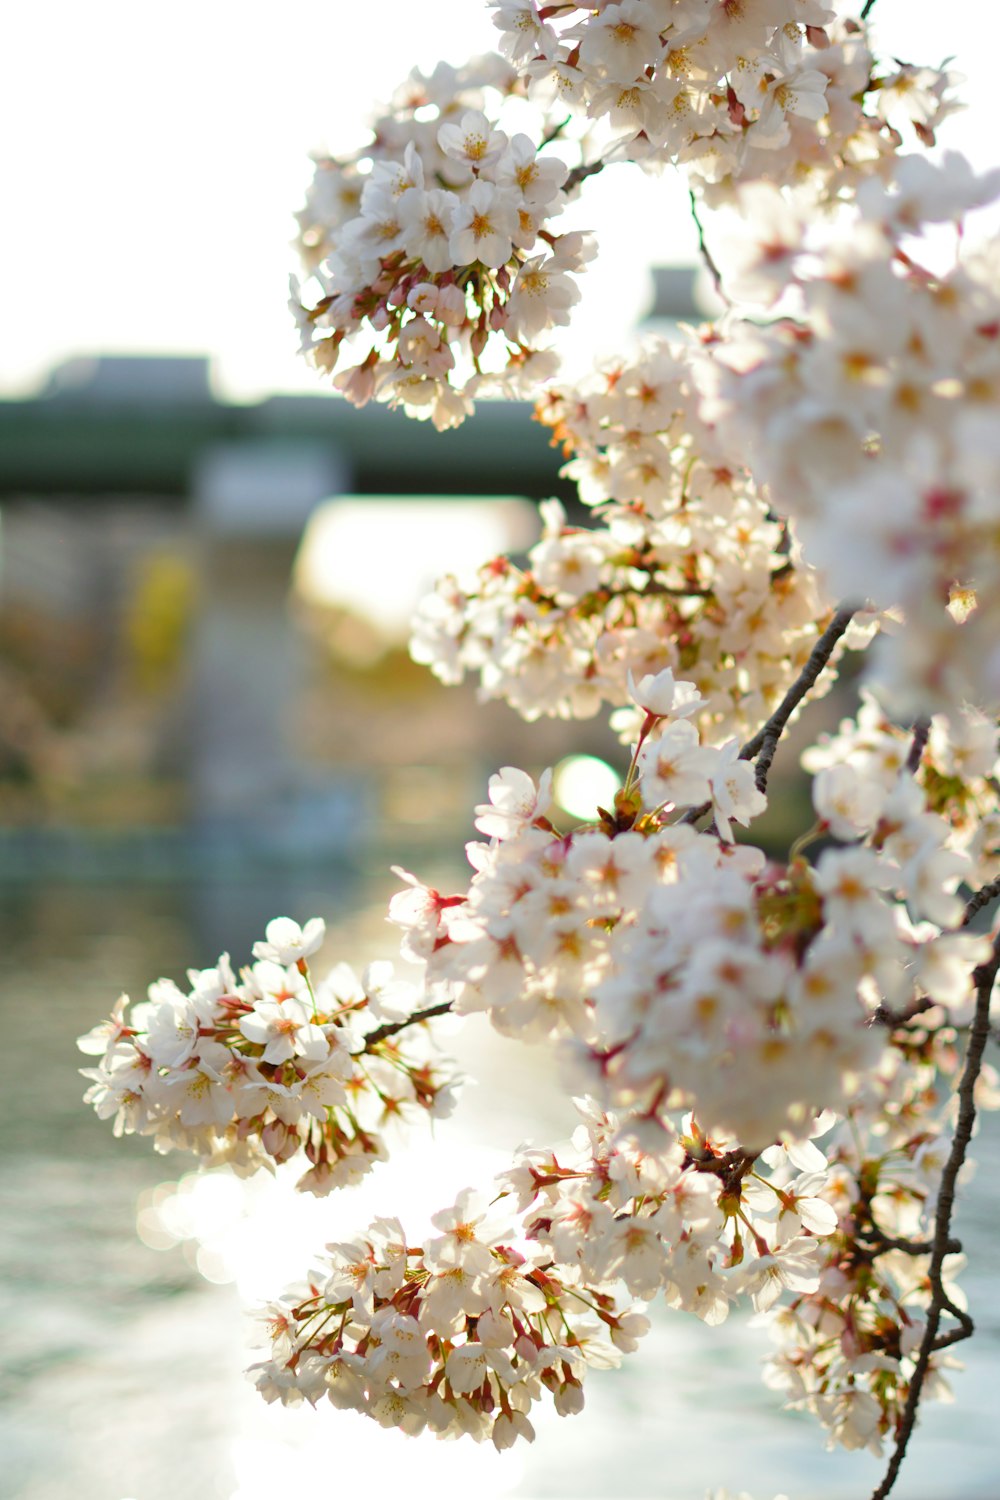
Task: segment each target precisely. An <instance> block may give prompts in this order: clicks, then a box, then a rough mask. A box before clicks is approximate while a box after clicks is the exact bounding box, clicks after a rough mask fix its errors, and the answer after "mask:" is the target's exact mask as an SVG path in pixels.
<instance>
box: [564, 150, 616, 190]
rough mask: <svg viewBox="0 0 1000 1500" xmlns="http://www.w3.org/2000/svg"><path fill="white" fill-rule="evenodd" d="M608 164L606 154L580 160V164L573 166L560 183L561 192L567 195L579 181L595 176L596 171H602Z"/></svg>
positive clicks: (576, 186) (578, 184)
mask: <svg viewBox="0 0 1000 1500" xmlns="http://www.w3.org/2000/svg"><path fill="white" fill-rule="evenodd" d="M609 164H610V162H609V158H608V157H606V156H599V157H598V158H597V160H596V161H590V162H582V163H581V164H580V166H578V167H574V168H573V170H572V172H570V174H569V176H568V177H567V178H566V181H565V182H564V183H563V185H562V190H563V192H564V193H566V194H567V196H568V195H569V194H570V193H571V192H572V191H573V189H574V188H578V187H579V186H580V183H581V182H586V180H587V178H588V177H595V176H596V175H597V173H598V172H603V171H604V168H605V167H606V166H608V165H609Z"/></svg>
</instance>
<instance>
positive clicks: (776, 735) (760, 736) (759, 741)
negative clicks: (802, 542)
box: [680, 604, 857, 823]
mask: <svg viewBox="0 0 1000 1500" xmlns="http://www.w3.org/2000/svg"><path fill="white" fill-rule="evenodd" d="M856 611H857V606H856V605H853V604H851V605H845V606H844V607H843V608H842V609H838V610H837V613H836V614H835V615H834V617H833V619H832V620H831V621H830V623H829V625H828V626H827V627H826V629H825V630H824V632H823V634H822V635H821V636H820V638H819V640H818V641H817V642H816V644H815V646H814V647H813V648H812V650H811V651H810V653H809V660H808V661H807V662H806V664H805V666H804V667H803V668H802V671H801V672H800V673H799V675H798V677H796V679H795V681H794V682H793V683H792V685H791V687H790V688H789V689H788V692H787V693H786V694H785V696H784V697H783V698H782V700H781V702H780V703H779V704H778V706H777V708H776V709H775V710H774V713H773V714H772V715H771V717H770V718H769V719H768V721H767V723H766V724H762V725H761V727H760V728H759V729H758V731H757V733H756V734H755V735H754V736H753V738H752V739H749V740H747V742H746V744H745V745H744V746H743V747H742V748H741V750H740V753H739V757H738V758H739V759H740V760H753V758H754V756H756V755H759V756H760V759H759V760H758V762H757V772H756V776H755V778H754V779H755V781H756V783H757V788H758V790H759V791H761V792H764V791H766V790H767V778H768V774H769V772H770V770H771V762H772V761H773V760H774V754H775V751H776V750H777V748H778V741H779V740H780V739H781V736H782V734H783V733H784V730H785V726H786V725H787V723H788V721H789V719H790V718H791V717H792V714H793V713H794V712H795V710H796V709H797V708H798V706H799V704H800V703H801V702H802V700H803V698H804V697H805V695H806V693H808V691H809V689H810V688H811V687H814V686H815V684H816V681H817V679H818V677H819V674H820V673H821V672H822V670H823V668H824V667H825V666H826V664H827V662H828V661H829V660H830V657H831V656H832V655H833V652H834V648H835V647H836V645H837V642H838V641H839V640H840V638H841V636H842V635H843V634H844V632H845V631H846V630H847V627H848V625H850V623H851V620H852V619H853V618H854V615H855V613H856ZM711 805H712V804H711V802H701V803H699V804H698V806H697V807H689V808H688V810H687V812H686V813H685V814H684V816H683V817H682V818H681V819H680V821H681V822H682V823H697V822H698V820H699V818H703V817H704V816H705V814H706V813H707V812H708V810H709V808H710V807H711Z"/></svg>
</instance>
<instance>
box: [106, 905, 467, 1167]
mask: <svg viewBox="0 0 1000 1500" xmlns="http://www.w3.org/2000/svg"><path fill="white" fill-rule="evenodd" d="M323 934H324V926H323V923H322V922H321V921H320V920H319V919H318V918H313V919H312V921H310V922H308V923H307V924H306V926H305V928H304V929H303V928H300V927H299V926H298V924H297V923H295V922H292V921H291V920H290V919H289V918H287V917H278V918H276V919H275V920H274V921H273V922H271V923H269V924H268V928H267V937H266V940H265V941H263V942H259V943H257V944H255V947H254V956H255V958H256V959H257V962H256V963H254V964H253V965H251V966H250V967H248V968H246V969H244V970H243V972H242V974H241V975H240V977H239V978H237V977H236V975H235V974H234V973H233V970H232V968H231V966H230V963H229V959H228V956H223V957H222V958H220V960H219V962H218V964H217V965H216V967H215V968H213V969H204V970H202V971H200V972H196V971H194V970H192V971H190V972H189V974H188V980H189V983H190V986H191V988H190V990H189V991H188V992H187V993H185V992H184V991H183V990H181V989H180V988H178V986H177V985H175V984H174V983H172V981H170V980H166V979H161V980H159V981H158V982H157V983H156V984H153V985H151V986H150V989H149V998H148V1000H146V1001H143V1002H140V1003H138V1004H136V1005H132V1006H131V1007H130V1005H129V1000H128V997H127V996H125V995H123V996H122V997H121V998H120V999H119V1001H118V1003H117V1005H116V1006H115V1009H114V1012H113V1015H112V1017H111V1019H110V1020H109V1021H107V1022H105V1023H104V1024H103V1025H101V1026H98V1027H96V1028H95V1029H94V1030H93V1031H91V1032H89V1033H88V1034H87V1035H86V1036H85V1037H82V1038H81V1039H80V1047H81V1050H82V1051H84V1052H87V1053H91V1054H94V1055H98V1056H100V1057H101V1061H100V1063H99V1064H98V1066H97V1067H96V1068H88V1069H85V1070H84V1076H85V1077H87V1078H90V1079H92V1080H93V1082H92V1084H91V1086H90V1088H89V1089H88V1091H87V1094H86V1099H87V1102H88V1103H90V1104H93V1106H94V1108H95V1109H96V1111H97V1114H98V1116H99V1117H100V1118H101V1119H111V1118H113V1119H114V1129H115V1134H116V1135H123V1134H131V1133H132V1132H136V1133H138V1134H140V1135H151V1136H152V1137H153V1142H154V1145H155V1147H156V1149H157V1150H158V1151H163V1152H166V1151H171V1150H174V1149H180V1150H184V1151H192V1152H194V1153H195V1155H197V1156H198V1157H199V1158H200V1159H201V1161H202V1162H203V1163H204V1164H206V1165H220V1164H222V1163H225V1164H227V1165H229V1166H231V1167H233V1168H234V1170H236V1171H238V1172H240V1173H248V1172H253V1171H255V1170H256V1169H257V1168H258V1167H261V1166H273V1165H274V1164H275V1163H277V1162H284V1161H289V1160H291V1159H292V1158H293V1157H296V1156H302V1155H304V1156H305V1157H306V1159H307V1161H308V1162H309V1164H310V1165H309V1167H308V1169H307V1170H306V1172H305V1173H304V1175H303V1176H302V1178H301V1179H300V1181H299V1183H298V1186H299V1187H300V1188H301V1189H304V1190H307V1191H309V1192H312V1193H318V1194H323V1193H328V1192H330V1191H331V1190H332V1189H334V1188H337V1187H342V1186H345V1185H346V1184H348V1183H351V1182H356V1181H357V1180H358V1179H359V1178H360V1177H362V1176H364V1174H365V1173H366V1172H368V1171H370V1169H371V1168H372V1167H373V1166H374V1164H375V1163H376V1162H377V1161H381V1160H384V1158H385V1156H386V1152H387V1148H386V1142H385V1134H384V1133H385V1130H386V1127H387V1126H391V1125H393V1124H394V1123H395V1122H398V1121H406V1120H408V1119H412V1118H416V1117H418V1116H420V1115H421V1114H431V1115H444V1114H447V1113H448V1112H449V1111H450V1108H451V1105H452V1103H453V1098H454V1090H453V1082H452V1080H451V1079H450V1078H449V1077H448V1075H447V1073H446V1072H444V1071H443V1070H442V1069H441V1068H440V1067H439V1066H438V1065H437V1064H436V1062H434V1061H433V1060H432V1059H430V1057H429V1056H427V1055H424V1054H423V1053H422V1052H421V1051H420V1050H419V1047H418V1046H414V1044H413V1042H412V1041H410V1040H409V1039H407V1041H406V1043H405V1045H404V1042H403V1041H402V1040H401V1038H400V1037H399V1036H398V1035H397V1031H398V1025H397V1023H398V1021H399V1020H400V1019H401V1018H403V1017H407V1018H411V1017H412V1012H413V1010H414V1009H415V1007H416V1002H417V999H418V995H419V992H418V991H417V990H416V989H414V987H413V986H411V985H408V984H406V983H404V982H403V981H400V980H398V979H394V977H393V973H392V965H391V964H387V963H377V964H372V965H370V966H369V968H368V969H367V970H366V971H365V973H364V975H363V977H362V979H361V980H360V981H359V980H358V978H357V976H356V975H355V974H354V973H353V972H352V971H351V969H350V968H349V967H348V966H347V965H346V964H338V965H337V966H336V967H335V968H334V969H333V970H332V971H331V972H330V974H329V975H328V976H327V978H326V979H325V980H322V981H319V982H315V983H314V981H313V978H312V975H311V974H310V971H309V965H308V961H307V960H308V958H309V956H310V955H311V954H312V953H314V952H315V951H316V950H317V949H318V948H319V946H320V943H321V942H322V940H323ZM372 1020H375V1021H381V1022H382V1025H381V1026H376V1027H371V1026H366V1023H369V1022H371V1021H372Z"/></svg>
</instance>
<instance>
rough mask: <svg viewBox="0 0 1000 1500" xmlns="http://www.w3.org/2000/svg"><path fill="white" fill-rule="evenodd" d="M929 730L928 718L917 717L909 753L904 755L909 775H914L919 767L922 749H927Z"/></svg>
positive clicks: (929, 722) (922, 753)
mask: <svg viewBox="0 0 1000 1500" xmlns="http://www.w3.org/2000/svg"><path fill="white" fill-rule="evenodd" d="M930 732H931V721H930V719H918V720H917V722H916V723H915V724H914V726H913V739H912V741H911V743H910V753H909V755H908V756H907V757H906V769H907V770H908V771H909V773H910V775H911V776H915V775H916V774H917V772H918V770H919V769H920V762H921V760H922V759H923V755H924V751H925V750H926V749H927V737H928V735H929V734H930Z"/></svg>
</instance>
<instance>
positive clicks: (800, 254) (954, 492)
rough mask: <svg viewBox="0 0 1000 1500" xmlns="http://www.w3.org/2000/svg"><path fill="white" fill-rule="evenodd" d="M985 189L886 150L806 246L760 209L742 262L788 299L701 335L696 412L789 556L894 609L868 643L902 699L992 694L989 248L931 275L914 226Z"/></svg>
mask: <svg viewBox="0 0 1000 1500" xmlns="http://www.w3.org/2000/svg"><path fill="white" fill-rule="evenodd" d="M998 190H1000V173H991V174H989V175H988V176H987V177H985V178H982V179H980V178H977V177H975V176H974V174H973V173H972V171H971V169H970V168H969V167H968V164H967V163H966V162H965V161H964V160H963V159H962V158H960V157H955V156H952V157H946V158H945V160H944V162H943V163H942V165H940V166H934V165H931V164H929V163H928V162H926V161H924V160H922V159H919V158H902V159H901V160H900V161H899V162H898V163H897V169H896V175H895V180H894V183H893V185H892V188H891V190H886V189H885V188H883V186H882V185H881V184H879V183H877V182H874V181H873V182H870V183H868V184H866V185H865V188H864V189H862V190H861V191H859V194H858V210H857V216H856V220H855V222H854V223H853V224H852V225H851V226H850V228H849V229H848V230H845V231H844V232H843V233H839V232H838V234H837V235H836V236H834V237H833V239H832V240H830V241H829V242H828V243H826V244H825V245H823V246H822V247H821V248H820V249H819V250H817V251H816V252H813V251H812V250H811V249H810V246H809V244H808V241H807V240H806V239H805V236H804V231H803V227H802V225H801V223H798V222H793V221H792V220H791V219H789V218H787V217H786V216H784V210H783V209H781V208H780V206H777V205H776V214H777V215H778V217H780V219H781V222H780V223H779V222H778V218H775V219H774V221H773V223H774V226H775V231H776V233H775V235H773V236H772V235H771V234H770V233H769V232H768V228H767V226H766V225H765V226H764V227H763V229H762V231H761V232H760V233H759V235H758V236H756V237H754V236H753V235H751V236H749V237H748V238H749V239H750V240H751V241H752V243H753V254H754V264H755V266H756V268H757V270H758V271H766V270H767V268H768V267H772V268H774V267H777V266H780V268H781V269H780V288H778V287H776V289H780V290H782V291H784V293H785V297H784V301H783V302H782V304H781V305H782V307H786V306H787V309H788V314H789V315H788V316H787V317H785V318H781V319H778V320H776V321H773V322H771V323H770V324H768V325H767V326H766V327H760V326H756V325H749V324H748V325H743V326H742V327H740V328H738V329H737V330H735V331H734V333H733V335H732V338H731V339H730V340H729V341H727V342H725V343H721V342H720V343H719V344H718V345H717V346H716V348H715V354H716V361H715V370H716V378H717V380H718V387H717V391H716V393H715V395H714V396H713V398H712V399H711V400H710V401H709V403H708V410H709V412H710V413H711V415H712V417H713V418H714V419H716V420H719V419H721V420H722V425H723V427H724V428H725V430H726V431H727V432H728V433H729V436H730V439H731V441H733V442H739V441H742V442H743V444H744V449H745V451H746V452H747V454H748V457H749V462H750V466H751V468H752V470H753V472H754V475H755V477H756V478H757V479H758V481H760V482H766V483H767V485H768V486H769V492H770V494H771V496H772V501H773V503H774V504H775V506H776V507H778V509H780V510H782V511H784V512H787V513H789V514H790V515H792V516H793V517H795V518H796V527H797V532H798V535H799V536H800V537H801V540H802V543H803V549H804V552H805V555H806V557H807V558H808V559H809V560H810V561H811V562H812V563H813V564H814V565H816V566H817V567H819V568H821V569H822V571H823V573H824V575H825V577H826V579H827V581H828V586H829V587H830V588H831V589H832V590H833V591H834V592H835V593H838V594H840V595H841V596H842V597H843V596H849V597H851V598H855V599H856V598H859V597H860V598H865V597H867V598H870V599H872V600H873V601H874V602H875V603H876V604H878V605H880V606H883V607H888V606H899V607H900V608H901V609H902V612H903V615H904V618H905V626H906V628H905V629H904V630H901V631H900V630H897V631H894V632H893V633H891V634H889V635H887V636H885V637H884V638H883V640H882V642H881V647H880V655H881V666H880V674H881V678H882V680H883V682H884V683H885V685H886V689H887V690H888V691H889V693H890V694H891V695H892V698H893V701H894V702H895V703H896V705H897V706H898V708H899V711H900V712H901V713H906V712H908V711H909V712H917V711H920V710H922V709H925V708H936V707H942V706H943V707H949V708H952V709H956V708H959V707H960V706H961V704H962V703H963V702H964V701H966V700H970V701H972V702H975V703H980V704H983V703H994V702H996V701H997V700H998V699H1000V653H998V651H997V645H996V642H997V638H998V633H1000V613H998V604H997V601H998V600H1000V552H998V549H997V547H996V539H995V538H996V525H997V517H998V515H1000V498H998V496H1000V477H998V476H1000V465H998V462H997V449H996V423H995V420H994V407H995V403H996V399H997V392H998V390H1000V280H998V275H997V269H998V262H997V258H996V255H995V253H993V251H989V252H984V253H978V254H976V253H971V252H970V253H968V254H962V255H961V257H960V258H959V260H958V262H957V264H955V265H953V266H951V267H950V268H948V269H945V270H942V271H940V272H932V271H931V270H929V269H927V268H926V267H925V266H922V265H920V264H918V262H917V259H916V258H915V257H916V256H917V255H918V253H919V247H918V245H917V244H916V243H915V241H914V236H915V235H916V234H917V233H918V232H919V231H920V230H921V229H922V228H923V227H924V226H926V225H929V224H941V223H953V224H955V225H958V226H959V227H961V224H962V222H963V220H964V217H965V215H966V214H967V212H968V211H969V210H970V209H972V208H974V207H976V206H978V205H980V204H983V203H985V202H987V201H989V200H991V199H993V198H994V197H995V195H996V194H997V192H998ZM776 239H777V240H780V245H781V249H780V253H779V252H778V250H777V249H776ZM924 248H927V247H926V246H925V247H924ZM788 289H790V290H788Z"/></svg>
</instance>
